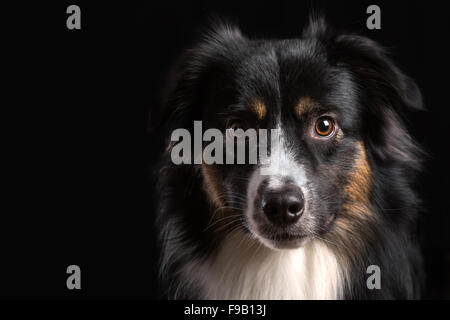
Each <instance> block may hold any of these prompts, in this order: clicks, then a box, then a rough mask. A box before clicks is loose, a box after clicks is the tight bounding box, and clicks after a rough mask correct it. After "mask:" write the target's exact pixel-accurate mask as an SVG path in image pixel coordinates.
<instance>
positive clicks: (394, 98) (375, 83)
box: [335, 35, 424, 112]
mask: <svg viewBox="0 0 450 320" xmlns="http://www.w3.org/2000/svg"><path fill="white" fill-rule="evenodd" d="M335 43H336V47H335V48H336V52H335V54H336V55H339V56H340V57H341V58H342V59H344V60H345V62H346V64H348V65H349V66H350V67H351V69H352V71H353V73H354V75H355V76H356V77H357V78H358V79H357V80H361V83H363V84H366V86H367V87H368V88H367V89H368V90H375V94H378V96H380V95H381V96H385V99H387V100H388V101H385V102H386V103H389V104H390V105H391V107H394V108H396V109H397V111H400V112H401V110H402V107H403V106H406V107H409V108H412V109H416V110H423V109H424V104H423V99H422V94H421V92H420V90H419V87H418V86H417V84H416V82H415V81H414V80H413V79H411V78H410V77H408V76H407V75H405V74H404V73H403V72H402V71H401V70H400V69H399V68H398V67H397V66H396V65H395V63H394V62H393V61H392V60H391V59H390V57H389V56H388V54H387V52H386V50H385V49H384V48H383V47H382V46H381V45H379V44H378V43H376V42H375V41H373V40H371V39H369V38H366V37H363V36H359V35H340V36H338V37H336V40H335ZM399 104H400V105H399Z"/></svg>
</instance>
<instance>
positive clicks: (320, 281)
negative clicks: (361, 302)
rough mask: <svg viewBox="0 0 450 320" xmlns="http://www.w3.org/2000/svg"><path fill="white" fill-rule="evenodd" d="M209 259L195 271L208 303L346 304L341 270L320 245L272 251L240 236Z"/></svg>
mask: <svg viewBox="0 0 450 320" xmlns="http://www.w3.org/2000/svg"><path fill="white" fill-rule="evenodd" d="M211 259H212V260H211V261H209V262H206V263H205V264H202V265H201V266H198V267H199V268H196V269H197V270H196V273H197V277H196V278H197V280H198V281H199V282H200V283H201V284H202V285H201V286H202V290H201V291H202V297H203V298H205V299H340V298H342V294H343V285H344V277H343V271H342V270H343V269H342V268H341V266H340V265H339V262H338V260H337V258H336V256H335V255H334V253H333V252H332V251H331V250H330V249H329V248H328V247H327V246H326V245H325V244H323V243H322V242H319V241H317V240H311V241H309V242H308V243H306V244H305V245H304V246H303V247H301V248H298V249H292V250H273V249H270V248H267V247H265V246H264V245H262V244H260V243H259V242H258V241H257V240H255V239H250V238H249V237H248V236H247V235H244V234H242V233H238V234H233V235H231V236H229V237H228V238H227V239H226V240H225V242H224V243H223V245H222V247H221V248H220V249H219V251H218V252H217V254H216V255H215V256H214V257H212V258H211ZM191 271H193V270H192V269H191Z"/></svg>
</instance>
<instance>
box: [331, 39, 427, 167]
mask: <svg viewBox="0 0 450 320" xmlns="http://www.w3.org/2000/svg"><path fill="white" fill-rule="evenodd" d="M331 46H332V48H333V49H332V50H330V51H331V52H332V54H331V55H332V56H333V57H332V58H331V59H332V60H333V59H334V60H335V63H336V64H337V65H341V66H344V67H346V68H348V69H350V70H351V74H352V76H353V77H354V78H355V82H356V83H357V84H358V90H359V91H360V95H359V96H360V99H361V101H360V104H361V105H362V108H363V114H362V119H363V125H364V127H363V132H364V134H365V135H366V137H365V140H366V143H367V144H369V145H370V146H371V150H372V151H373V154H374V155H375V156H376V157H377V158H378V159H380V160H381V161H383V162H384V163H386V161H394V162H396V163H400V164H401V166H402V167H404V168H405V169H407V168H409V169H417V168H420V161H419V160H420V159H421V158H423V153H422V152H421V150H420V148H419V147H418V146H417V145H416V143H415V142H414V140H413V139H412V137H411V136H410V134H409V132H408V130H407V127H406V126H405V121H406V120H407V119H409V113H410V111H414V110H424V104H423V99H422V94H421V92H420V90H419V87H418V86H417V84H416V82H415V81H414V80H413V79H411V78H410V77H408V76H407V75H406V74H404V73H403V72H402V71H401V70H400V69H399V68H398V67H397V66H396V65H395V63H394V62H393V61H392V60H391V59H390V57H389V56H388V54H387V52H386V50H385V49H384V48H383V47H382V46H381V45H379V44H378V43H376V42H375V41H373V40H370V39H368V38H366V37H363V36H359V35H339V36H337V37H336V38H335V39H334V40H333V44H332V45H331ZM410 173H411V171H410Z"/></svg>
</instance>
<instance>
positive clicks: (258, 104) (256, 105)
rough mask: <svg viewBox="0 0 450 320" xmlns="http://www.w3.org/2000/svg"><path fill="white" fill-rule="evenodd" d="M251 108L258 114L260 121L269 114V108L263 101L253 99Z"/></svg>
mask: <svg viewBox="0 0 450 320" xmlns="http://www.w3.org/2000/svg"><path fill="white" fill-rule="evenodd" d="M250 107H251V109H252V110H253V112H255V113H256V116H257V117H258V120H262V119H264V117H265V116H266V114H267V107H266V105H265V104H264V103H263V102H262V101H261V100H259V99H253V101H252V103H251V104H250Z"/></svg>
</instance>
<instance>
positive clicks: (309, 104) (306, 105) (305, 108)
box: [295, 97, 318, 117]
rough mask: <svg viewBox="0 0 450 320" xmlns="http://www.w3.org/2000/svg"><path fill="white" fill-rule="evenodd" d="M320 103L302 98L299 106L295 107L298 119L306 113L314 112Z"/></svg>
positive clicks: (308, 98)
mask: <svg viewBox="0 0 450 320" xmlns="http://www.w3.org/2000/svg"><path fill="white" fill-rule="evenodd" d="M317 106H318V103H317V102H316V101H314V100H313V99H311V98H310V97H303V98H301V99H300V100H299V101H298V103H297V105H296V106H295V113H296V114H297V116H298V117H301V116H303V115H304V114H305V113H307V112H310V111H312V110H314V108H317Z"/></svg>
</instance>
